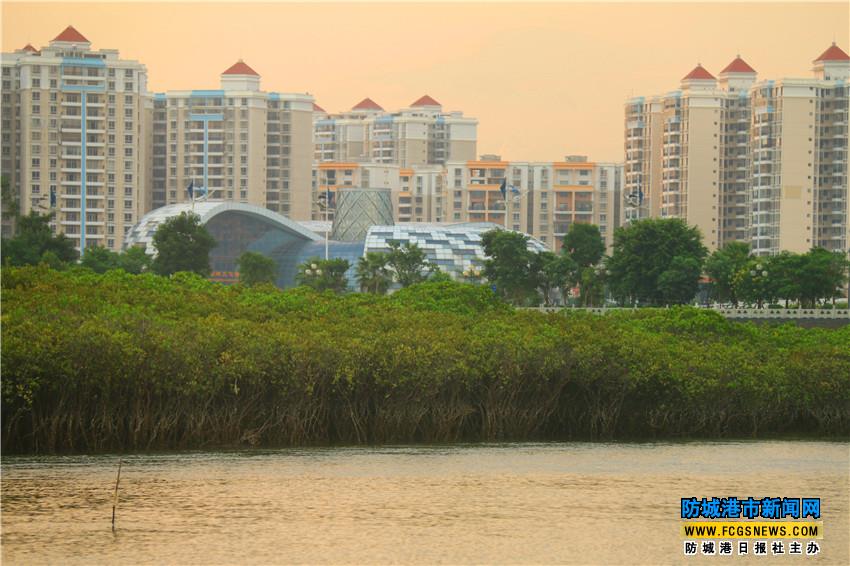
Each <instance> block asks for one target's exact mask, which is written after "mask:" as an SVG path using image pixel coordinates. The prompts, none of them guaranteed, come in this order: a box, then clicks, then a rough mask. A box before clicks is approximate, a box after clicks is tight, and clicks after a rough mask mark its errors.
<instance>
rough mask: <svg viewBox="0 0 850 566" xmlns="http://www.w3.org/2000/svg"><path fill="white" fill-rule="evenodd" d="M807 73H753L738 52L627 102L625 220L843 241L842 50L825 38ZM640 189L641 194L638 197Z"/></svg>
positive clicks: (758, 236)
mask: <svg viewBox="0 0 850 566" xmlns="http://www.w3.org/2000/svg"><path fill="white" fill-rule="evenodd" d="M814 73H815V76H814V78H810V79H787V78H786V79H780V80H767V81H757V75H756V71H755V70H754V69H753V68H752V67H751V66H750V65H748V64H747V63H746V62H745V61H744V60H743V59H741V58H740V57H736V58H735V59H734V60H733V61H732V62H731V63H730V64H729V65H727V66H726V68H724V69H723V71H722V72H721V73H720V75H719V80H717V79H715V77H714V76H713V75H711V73H709V72H708V71H707V70H706V69H704V68H703V67H702V66H701V65H698V66H697V67H696V68H695V69H694V70H693V71H691V72H690V73H689V74H688V75H686V76H685V77H684V79H682V84H681V87H680V89H679V90H677V91H673V92H670V93H667V94H665V95H661V96H655V97H652V98H649V99H646V98H642V97H641V98H634V99H631V100H629V101H628V102H627V103H626V112H625V114H626V116H625V169H624V174H625V184H624V190H623V192H624V195H625V196H627V197H628V196H629V195H632V197H633V198H636V199H637V200H638V201H639V202H640V203H641V204H640V205H639V206H630V207H628V208H627V212H626V215H627V219H634V218H643V217H662V218H663V217H676V218H683V219H685V220H686V221H687V222H688V223H689V224H691V225H695V226H697V227H699V228H700V230H701V232H702V234H703V238H704V241H705V243H706V245H707V246H708V247H709V248H710V249H716V248H718V247H721V246H723V245H724V244H725V243H727V242H731V241H745V242H747V243H749V244H750V245H751V247H752V249H753V251H754V252H755V253H757V254H762V255H768V254H775V253H777V252H779V251H781V250H789V251H797V252H800V251H806V250H808V249H809V248H811V247H812V246H820V247H823V248H826V249H828V250H835V251H839V250H846V249H847V246H848V242H850V237H849V236H848V222H847V214H848V209H847V199H848V188H847V137H848V136H847V109H848V87H847V81H848V78H850V58H848V56H847V54H846V53H844V51H842V50H841V49H840V48H839V47H838V46H836V45H834V44H833V45H832V46H831V47H830V48H829V49H827V50H826V51H825V52H824V53H823V54H822V55H821V56H820V57H818V59H817V60H816V61H815V68H814ZM640 197H642V198H640Z"/></svg>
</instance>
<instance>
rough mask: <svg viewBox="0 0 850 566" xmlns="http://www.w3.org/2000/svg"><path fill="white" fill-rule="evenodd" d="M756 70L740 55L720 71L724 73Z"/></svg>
mask: <svg viewBox="0 0 850 566" xmlns="http://www.w3.org/2000/svg"><path fill="white" fill-rule="evenodd" d="M755 72H756V70H755V69H753V68H752V67H750V66H749V65H748V64H747V62H746V61H744V60H743V59H741V56H740V55H738V56H737V57H735V60H734V61H732V62H731V63H729V64H728V65H726V67H725V68H724V69H723V70H722V71H720V73H721V74H723V73H755Z"/></svg>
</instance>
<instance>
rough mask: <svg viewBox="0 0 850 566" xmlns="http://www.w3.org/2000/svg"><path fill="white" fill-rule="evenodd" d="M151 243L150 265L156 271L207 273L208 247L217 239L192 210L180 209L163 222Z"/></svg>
mask: <svg viewBox="0 0 850 566" xmlns="http://www.w3.org/2000/svg"><path fill="white" fill-rule="evenodd" d="M153 245H154V248H156V257H155V258H154V260H153V263H152V266H151V267H152V269H153V271H154V272H155V273H158V274H160V275H171V274H172V273H177V272H178V271H188V272H192V273H197V274H198V275H204V276H207V275H209V274H210V251H211V250H212V249H213V248H214V247H215V246H216V241H215V239H213V237H212V236H211V235H210V233H209V232H208V231H207V228H206V227H205V226H204V225H203V224H202V223H201V217H200V216H198V215H197V214H195V213H194V212H181V213H180V214H178V215H177V216H172V217H171V218H169V219H168V220H166V221H165V222H163V223H162V224H161V225H160V226H159V227H157V229H156V232H155V233H154V235H153Z"/></svg>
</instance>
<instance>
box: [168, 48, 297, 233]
mask: <svg viewBox="0 0 850 566" xmlns="http://www.w3.org/2000/svg"><path fill="white" fill-rule="evenodd" d="M153 107H154V112H153V207H154V208H157V207H160V206H164V205H166V204H174V203H178V202H183V201H186V200H189V195H188V191H187V190H186V189H187V187H188V186H189V185H190V184H191V185H192V186H193V187H196V188H198V189H199V190H201V188H202V187H206V189H207V191H208V198H210V199H215V200H229V201H236V202H244V203H250V204H255V205H259V206H265V207H267V208H269V209H271V210H274V211H275V212H279V213H281V214H283V215H285V216H288V217H291V218H294V219H296V220H309V219H310V218H311V213H312V206H313V203H312V200H311V199H312V196H311V190H312V158H313V144H312V129H313V97H312V96H310V95H308V94H284V93H274V92H264V91H262V90H260V75H259V74H258V73H257V72H256V71H254V70H253V69H252V68H251V67H250V66H248V65H247V64H246V63H245V62H244V61H241V60H240V61H238V62H237V63H235V64H234V65H232V66H231V67H229V68H228V69H227V70H225V71H224V72H223V73H222V74H221V86H220V88H219V89H216V90H186V91H169V92H167V93H162V94H156V95H154V101H153Z"/></svg>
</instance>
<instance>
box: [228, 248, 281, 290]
mask: <svg viewBox="0 0 850 566" xmlns="http://www.w3.org/2000/svg"><path fill="white" fill-rule="evenodd" d="M236 265H237V269H239V283H241V284H242V285H245V286H247V287H253V286H254V285H259V284H261V283H270V284H272V285H274V282H275V280H276V279H277V264H276V263H275V261H274V260H273V259H272V258H270V257H266V256H264V255H263V254H261V253H257V252H243V253H242V255H240V256H239V259H238V260H236Z"/></svg>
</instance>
